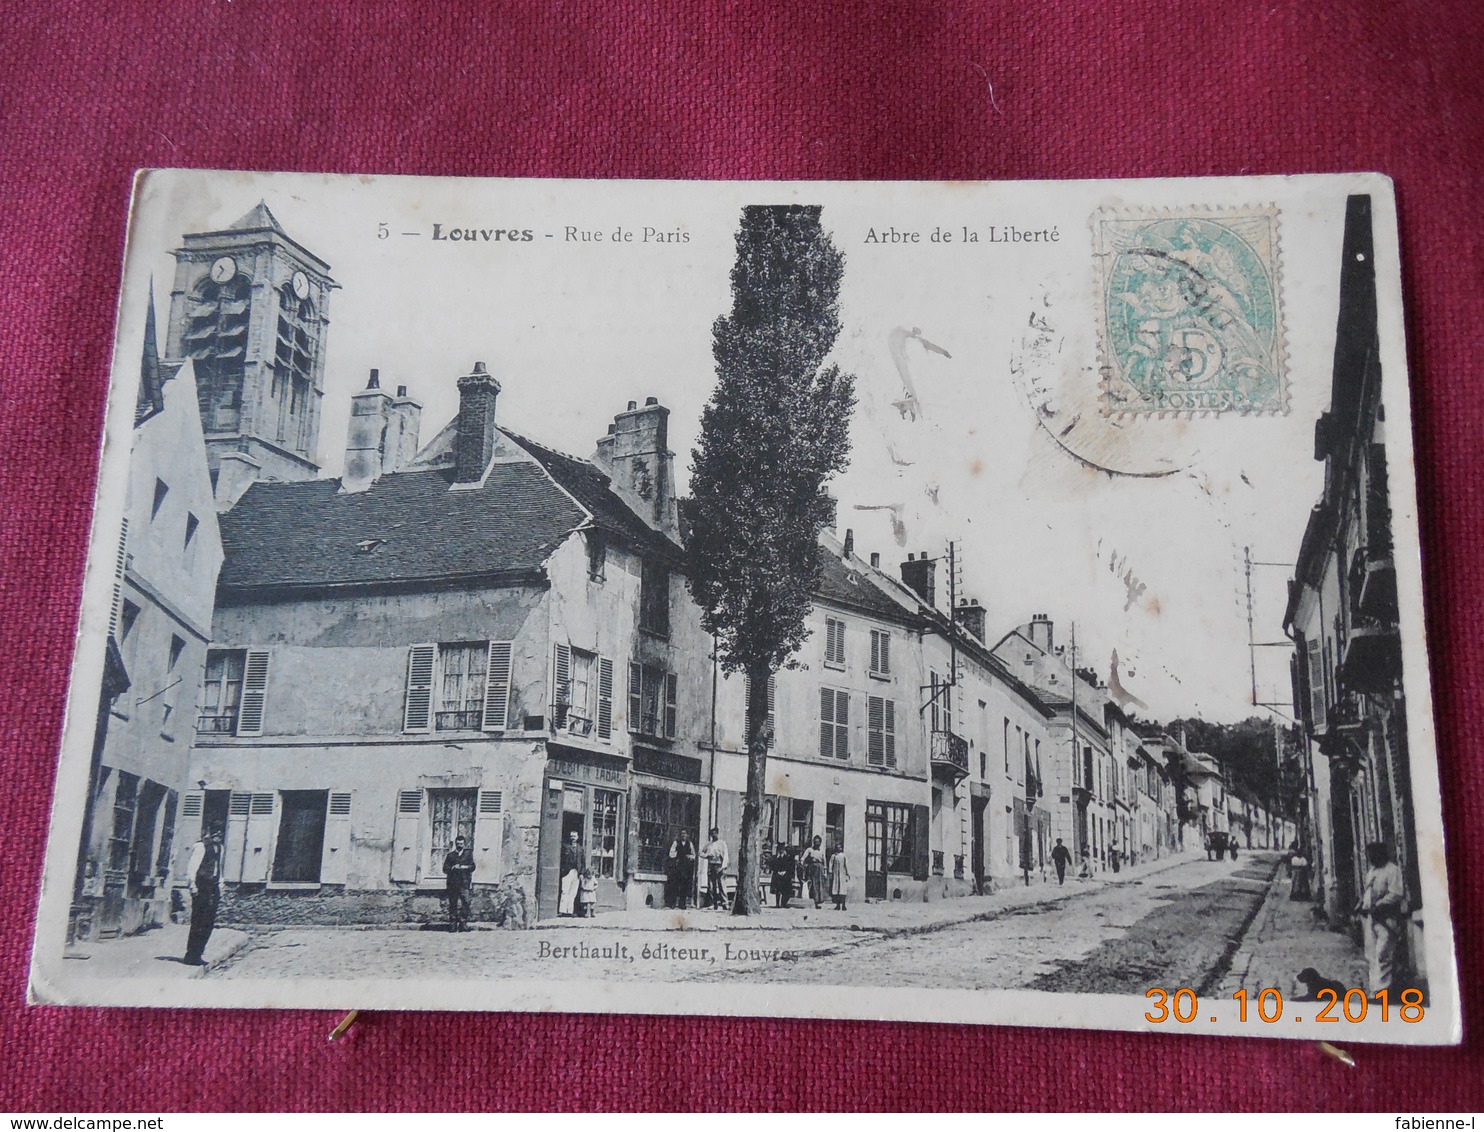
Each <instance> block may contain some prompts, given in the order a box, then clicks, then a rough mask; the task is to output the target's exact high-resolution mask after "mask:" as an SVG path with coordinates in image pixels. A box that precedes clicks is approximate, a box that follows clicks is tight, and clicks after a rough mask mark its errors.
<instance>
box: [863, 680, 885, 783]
mask: <svg viewBox="0 0 1484 1132" xmlns="http://www.w3.org/2000/svg"><path fill="white" fill-rule="evenodd" d="M885 703H886V701H885V700H883V699H882V698H881V697H880V696H867V697H866V761H867V762H868V763H870V764H871V765H872V766H885V765H886V708H885V706H884V705H885Z"/></svg>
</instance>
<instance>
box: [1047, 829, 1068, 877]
mask: <svg viewBox="0 0 1484 1132" xmlns="http://www.w3.org/2000/svg"><path fill="white" fill-rule="evenodd" d="M1051 861H1052V864H1054V865H1055V866H1056V883H1057V884H1066V883H1067V866H1068V865H1070V864H1071V863H1072V851H1071V850H1070V849H1068V848H1067V847H1066V846H1065V845H1063V844H1062V843H1061V838H1060V837H1058V838H1057V839H1056V845H1055V847H1054V848H1053V849H1052V850H1051Z"/></svg>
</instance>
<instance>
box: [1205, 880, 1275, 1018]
mask: <svg viewBox="0 0 1484 1132" xmlns="http://www.w3.org/2000/svg"><path fill="white" fill-rule="evenodd" d="M1282 865H1283V859H1282V858H1281V857H1280V858H1279V859H1278V860H1276V861H1274V862H1273V873H1272V876H1270V877H1269V878H1268V891H1267V893H1266V894H1265V895H1264V896H1263V898H1262V899H1261V900H1259V901H1258V902H1257V906H1256V907H1255V908H1253V910H1252V912H1251V913H1250V914H1249V915H1248V916H1247V918H1246V919H1245V920H1244V921H1242V930H1241V932H1240V933H1239V934H1238V935H1237V937H1236V939H1234V940H1233V941H1232V943H1231V946H1230V947H1227V948H1225V949H1223V951H1222V953H1221V956H1220V958H1218V959H1217V960H1216V965H1215V966H1214V967H1212V968H1211V971H1210V973H1209V974H1207V976H1206V977H1205V979H1204V980H1202V982H1201V985H1200V986H1199V987H1198V988H1196V994H1197V995H1209V994H1211V993H1213V992H1214V991H1215V990H1216V988H1217V987H1219V986H1220V985H1221V984H1222V982H1223V981H1225V979H1226V977H1227V975H1229V974H1231V972H1232V969H1233V968H1234V967H1236V965H1237V960H1238V959H1239V958H1241V957H1243V955H1244V953H1245V957H1246V960H1247V962H1248V963H1250V962H1251V961H1252V948H1251V947H1248V946H1247V940H1248V939H1249V937H1250V936H1251V935H1252V926H1253V925H1254V924H1256V923H1257V921H1258V920H1259V919H1261V918H1262V914H1263V913H1264V912H1266V911H1267V910H1268V906H1269V905H1270V904H1272V903H1273V902H1274V901H1275V900H1276V898H1277V894H1278V893H1279V892H1280V891H1281V890H1282V888H1283V884H1282V880H1281V878H1280V877H1279V876H1278V872H1279V869H1280V868H1281V867H1282Z"/></svg>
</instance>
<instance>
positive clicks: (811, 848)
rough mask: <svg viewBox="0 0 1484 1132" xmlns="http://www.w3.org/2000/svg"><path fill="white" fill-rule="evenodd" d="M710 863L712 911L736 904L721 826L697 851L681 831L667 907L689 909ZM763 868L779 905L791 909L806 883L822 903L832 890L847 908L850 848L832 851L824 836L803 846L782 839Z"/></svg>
mask: <svg viewBox="0 0 1484 1132" xmlns="http://www.w3.org/2000/svg"><path fill="white" fill-rule="evenodd" d="M698 861H704V862H705V863H706V891H705V893H704V896H703V899H704V900H705V903H706V906H708V907H710V908H711V909H712V911H716V912H725V911H728V910H730V908H731V906H732V898H731V897H730V896H728V895H727V890H726V874H727V868H728V867H729V866H730V864H731V852H730V851H729V850H728V848H727V843H726V841H725V840H724V839H723V838H722V836H721V830H720V829H719V828H717V827H715V826H713V827H712V829H711V831H710V836H709V839H708V840H707V842H706V844H705V845H704V846H702V847H701V849H700V851H699V854H698V853H697V850H696V847H695V844H694V842H692V841H691V839H690V834H689V833H688V832H686V831H685V830H681V832H680V833H679V835H678V836H677V837H676V838H675V840H674V842H672V843H671V845H670V856H669V862H670V867H669V871H668V872H667V874H666V886H665V887H666V900H665V904H666V906H667V907H678V908H686V907H688V906H689V901H690V899H691V897H692V895H693V894H694V892H695V888H696V885H695V881H696V865H697V863H698ZM762 867H763V872H764V873H765V874H767V876H768V877H769V881H768V891H769V892H771V893H772V895H773V900H774V903H775V905H776V906H777V907H779V908H787V907H788V906H789V902H790V901H791V900H792V899H793V898H794V897H795V896H797V895H799V893H800V892H802V891H803V890H804V889H805V888H807V890H808V893H809V898H810V899H811V900H813V901H814V906H815V907H816V908H822V907H823V906H824V897H825V895H826V894H828V895H829V897H830V898H831V900H833V901H834V906H835V908H836V909H837V910H838V909H843V908H844V907H845V901H846V897H847V895H848V894H849V890H850V866H849V864H848V863H847V862H846V859H845V850H844V847H843V846H841V847H837V848H836V850H835V852H834V853H826V852H825V849H824V839H823V838H821V837H815V838H814V840H813V841H812V842H811V843H810V844H808V845H806V846H804V847H803V848H802V849H800V848H799V847H797V846H791V845H788V844H786V843H784V842H781V841H780V842H778V843H777V844H776V845H774V846H773V847H772V848H771V849H765V850H764V852H763V858H762Z"/></svg>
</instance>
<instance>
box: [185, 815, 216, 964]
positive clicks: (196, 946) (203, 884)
mask: <svg viewBox="0 0 1484 1132" xmlns="http://www.w3.org/2000/svg"><path fill="white" fill-rule="evenodd" d="M186 876H187V877H188V878H190V887H191V930H190V935H189V936H188V937H187V938H186V953H185V962H186V963H189V964H190V965H191V966H193V967H204V966H206V960H205V958H203V955H204V953H205V951H206V941H207V940H209V939H210V938H211V931H212V929H213V928H215V927H216V910H217V906H218V905H219V904H220V903H221V880H222V835H221V834H220V833H217V832H216V831H215V830H212V831H210V832H207V833H205V834H202V836H201V840H200V841H198V842H196V844H194V845H192V846H191V856H190V859H189V861H188V862H187V863H186Z"/></svg>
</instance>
